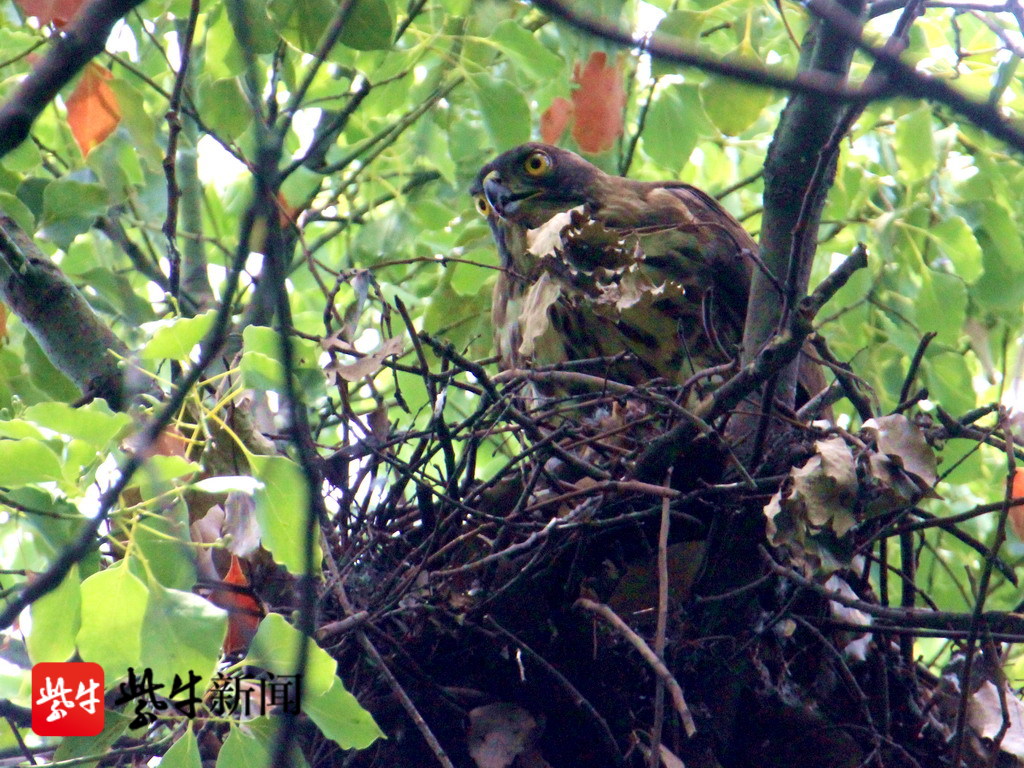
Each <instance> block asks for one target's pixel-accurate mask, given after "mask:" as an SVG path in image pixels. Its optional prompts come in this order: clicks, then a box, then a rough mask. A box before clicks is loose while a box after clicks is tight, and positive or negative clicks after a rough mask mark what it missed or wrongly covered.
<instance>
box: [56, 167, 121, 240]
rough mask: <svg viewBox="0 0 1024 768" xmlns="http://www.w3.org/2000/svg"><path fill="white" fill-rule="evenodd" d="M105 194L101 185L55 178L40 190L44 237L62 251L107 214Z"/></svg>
mask: <svg viewBox="0 0 1024 768" xmlns="http://www.w3.org/2000/svg"><path fill="white" fill-rule="evenodd" d="M107 204H108V200H107V191H106V189H104V188H103V186H102V185H100V184H93V183H90V182H83V181H75V180H74V179H67V178H64V179H57V180H56V181H51V182H50V183H49V184H47V185H46V188H45V189H44V190H43V220H42V224H43V234H44V235H45V236H46V237H47V238H48V239H49V240H52V241H53V242H54V243H55V244H56V245H57V246H59V247H60V248H62V249H63V250H67V249H68V246H70V245H71V241H72V240H74V239H75V236H76V235H80V234H81V233H82V232H86V231H87V230H88V229H89V228H90V227H92V224H93V222H94V221H95V220H96V218H97V217H99V216H102V215H103V214H105V213H106V212H107Z"/></svg>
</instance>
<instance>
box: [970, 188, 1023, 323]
mask: <svg viewBox="0 0 1024 768" xmlns="http://www.w3.org/2000/svg"><path fill="white" fill-rule="evenodd" d="M981 210H982V216H981V226H980V228H977V229H976V230H975V235H976V236H977V238H978V245H979V246H980V247H981V254H982V266H983V268H984V272H983V273H982V275H981V277H980V278H978V279H977V281H975V283H974V286H973V290H972V293H971V295H972V297H973V298H974V299H976V300H977V301H978V302H979V303H981V304H983V305H985V306H987V307H988V308H990V309H995V310H1001V311H1007V312H1013V313H1019V312H1020V306H1021V304H1022V303H1024V271H1022V269H1024V244H1022V242H1021V236H1020V232H1019V231H1018V229H1017V225H1016V224H1015V223H1014V221H1013V219H1012V218H1011V216H1010V214H1009V212H1008V211H1007V210H1006V208H1004V207H1003V206H1002V205H1001V204H999V203H998V202H996V201H994V200H985V201H983V202H982V204H981Z"/></svg>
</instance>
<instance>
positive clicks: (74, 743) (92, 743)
mask: <svg viewBox="0 0 1024 768" xmlns="http://www.w3.org/2000/svg"><path fill="white" fill-rule="evenodd" d="M106 683H107V686H108V687H109V686H110V678H109V677H107V678H106ZM131 721H132V718H131V717H130V716H128V715H123V714H121V713H120V712H115V711H113V710H110V709H107V710H104V712H103V732H102V733H100V734H98V735H97V736H69V737H67V738H65V739H64V740H63V741H61V743H60V746H58V747H57V750H56V751H55V752H54V753H53V759H54V760H55V761H61V760H69V761H75V762H73V763H71V764H72V765H74V766H75V768H92V767H93V766H95V765H98V764H99V762H100V760H101V759H102V756H103V755H106V754H107V753H109V752H110V749H111V747H113V746H114V744H115V742H116V741H117V740H118V739H119V738H121V736H122V735H124V732H125V731H127V730H128V724H129V723H130V722H131ZM90 755H98V756H99V757H97V758H96V759H95V760H82V761H81V762H79V761H78V759H80V758H83V757H88V756H90Z"/></svg>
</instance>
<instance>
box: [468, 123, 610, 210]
mask: <svg viewBox="0 0 1024 768" xmlns="http://www.w3.org/2000/svg"><path fill="white" fill-rule="evenodd" d="M604 175H605V174H604V172H603V171H601V170H600V169H598V168H596V167H595V166H593V165H591V164H590V163H588V162H587V161H586V160H584V159H583V158H582V157H580V156H579V155H577V154H575V153H573V152H569V151H568V150H565V149H559V148H558V147H552V146H550V145H549V144H538V143H530V144H523V145H521V146H518V147H516V148H515V149H510V150H509V151H508V152H505V153H504V154H501V155H498V157H496V158H495V159H494V160H492V161H491V162H489V163H488V164H487V165H485V166H484V167H483V168H481V169H480V172H479V173H478V174H477V177H476V181H475V182H474V183H473V186H472V188H471V189H470V193H471V194H472V195H473V198H474V200H475V201H476V206H477V210H479V211H480V213H481V214H483V215H484V216H490V215H491V213H492V212H493V213H495V214H497V215H498V216H500V217H501V218H503V219H505V220H507V221H510V222H512V223H514V224H519V225H521V226H525V227H527V228H529V229H534V228H536V227H539V226H540V225H541V224H543V223H544V222H546V221H548V220H549V219H550V218H551V217H552V216H554V215H555V214H556V213H561V212H562V211H567V210H569V209H570V208H575V207H576V206H577V205H582V204H583V203H586V202H587V201H588V200H589V199H590V196H591V195H590V193H591V188H592V186H593V184H594V182H595V181H597V180H599V179H600V178H601V177H603V176H604Z"/></svg>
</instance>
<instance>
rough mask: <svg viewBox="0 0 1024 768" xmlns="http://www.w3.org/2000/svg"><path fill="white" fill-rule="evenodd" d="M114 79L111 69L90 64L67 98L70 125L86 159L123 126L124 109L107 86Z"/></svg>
mask: <svg viewBox="0 0 1024 768" xmlns="http://www.w3.org/2000/svg"><path fill="white" fill-rule="evenodd" d="M112 77H113V75H112V74H110V71H109V70H108V69H106V68H105V67H101V66H100V65H99V64H94V63H91V62H90V63H89V64H87V65H86V67H85V72H84V73H83V75H82V79H81V80H80V81H79V82H78V86H77V87H76V88H75V90H74V92H73V93H72V94H71V96H69V97H68V101H67V104H68V125H70V126H71V133H72V134H73V135H74V137H75V141H76V142H77V143H78V148H79V149H80V150H82V154H83V155H88V154H89V153H90V152H91V151H92V150H93V149H94V148H95V147H96V146H97V145H98V144H99V143H100V142H102V141H103V140H104V139H105V138H107V136H109V135H110V134H111V133H113V132H114V129H115V128H117V124H118V123H119V122H121V107H120V105H119V104H118V103H117V97H116V96H114V92H113V91H112V90H110V86H109V85H107V80H110V79H111V78H112Z"/></svg>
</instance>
